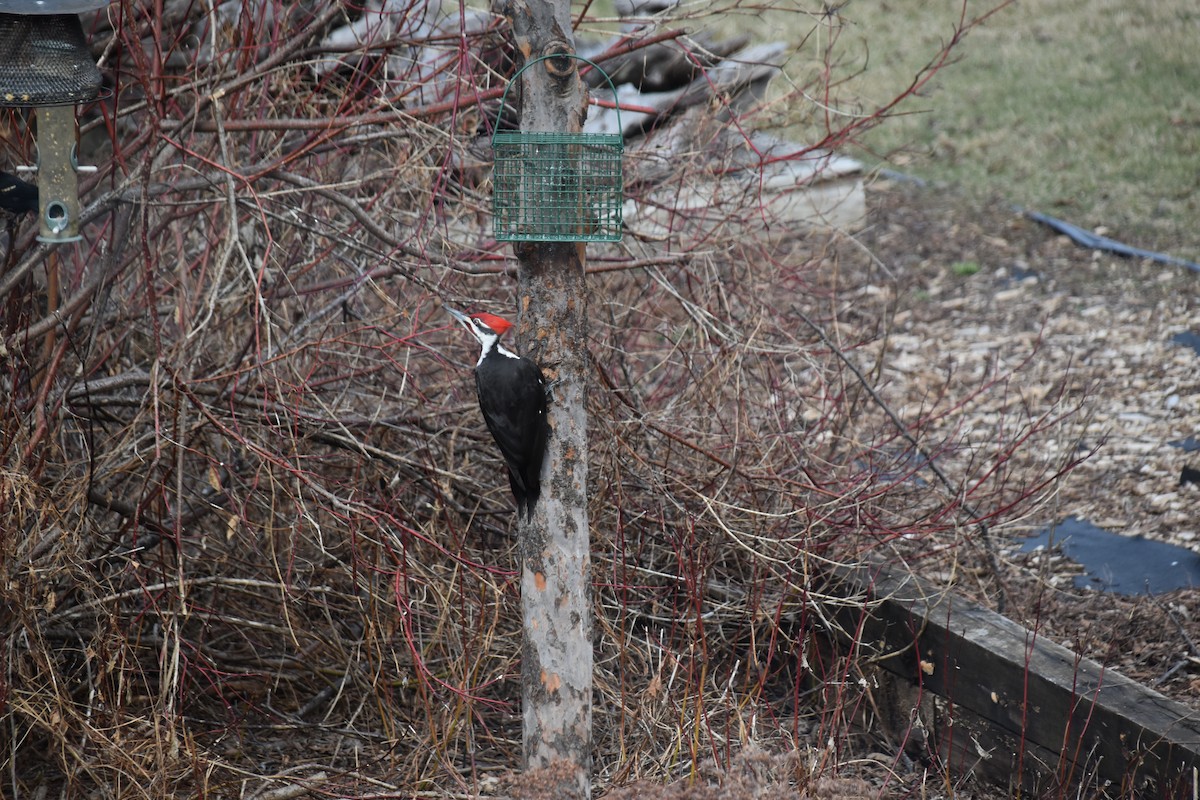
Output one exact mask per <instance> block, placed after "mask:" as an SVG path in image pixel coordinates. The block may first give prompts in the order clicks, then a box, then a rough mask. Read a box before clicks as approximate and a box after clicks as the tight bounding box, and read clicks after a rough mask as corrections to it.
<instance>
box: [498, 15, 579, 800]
mask: <svg viewBox="0 0 1200 800" xmlns="http://www.w3.org/2000/svg"><path fill="white" fill-rule="evenodd" d="M503 11H504V13H505V15H506V16H507V17H508V18H509V20H510V22H511V23H512V28H513V38H514V43H515V44H516V46H517V48H518V50H520V52H521V54H522V55H523V56H524V59H525V62H526V63H528V62H530V61H532V60H533V59H535V58H538V57H540V56H543V55H556V54H564V53H573V52H574V45H573V42H572V39H571V34H570V31H571V24H570V6H569V4H568V3H567V2H565V1H564V0H553V1H552V0H504V2H503ZM579 63H580V62H578V61H577V60H575V59H572V58H567V57H562V58H550V59H548V60H546V61H542V62H540V63H538V64H535V65H533V66H532V67H531V68H530V69H528V70H526V71H525V72H524V73H523V74H522V76H521V78H522V84H523V86H522V87H521V88H522V92H521V129H522V130H523V131H556V132H577V131H579V130H580V128H581V126H582V124H583V120H584V118H585V109H586V101H587V96H586V93H585V89H584V86H583V83H582V81H580V79H579V71H578V65H579ZM513 249H514V252H515V254H516V256H517V259H518V261H519V262H520V271H519V295H520V325H519V335H520V338H521V343H522V345H523V351H524V354H525V355H527V356H529V357H530V358H533V359H534V360H536V361H537V362H538V363H540V364H541V365H542V369H543V371H544V372H545V374H546V377H547V378H548V379H549V380H550V381H551V382H552V383H553V400H552V402H551V404H550V409H549V416H550V425H551V428H552V432H551V435H550V441H549V444H548V446H547V449H546V460H545V464H544V466H543V470H542V497H541V500H540V501H539V502H538V504H537V507H536V510H535V512H534V515H533V519H532V520H531V521H530V522H528V523H522V524H521V528H520V542H519V552H520V556H521V600H522V609H523V621H524V639H523V646H522V653H521V655H522V687H523V691H522V701H523V703H524V749H525V760H526V767H527V768H528V769H541V768H546V767H549V766H551V765H554V767H555V768H554V769H553V770H548V771H547V774H553V775H555V776H557V777H556V778H555V780H556V782H558V783H559V784H560V785H559V786H558V788H557V791H556V794H557V796H560V797H564V798H571V797H581V798H582V797H588V796H589V795H590V794H591V767H592V600H591V552H590V545H589V530H588V516H587V414H586V411H585V407H584V386H585V378H586V365H587V357H586V356H587V287H586V285H585V282H584V269H583V267H584V245H583V244H570V243H567V244H563V243H518V244H516V245H515V246H514V248H513ZM564 764H566V765H570V767H571V768H569V769H563V768H562V767H563V766H564Z"/></svg>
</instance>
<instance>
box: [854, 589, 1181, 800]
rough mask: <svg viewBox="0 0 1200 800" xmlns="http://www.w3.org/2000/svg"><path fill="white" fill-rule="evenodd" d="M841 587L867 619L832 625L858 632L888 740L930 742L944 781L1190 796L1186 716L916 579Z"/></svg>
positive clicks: (1038, 790) (1041, 791) (1047, 790)
mask: <svg viewBox="0 0 1200 800" xmlns="http://www.w3.org/2000/svg"><path fill="white" fill-rule="evenodd" d="M838 582H839V588H838V589H837V591H836V594H838V595H841V596H845V597H851V596H863V597H865V598H866V600H867V603H868V606H869V608H870V611H869V613H868V616H867V617H866V618H865V619H860V614H861V609H860V610H858V611H855V610H853V609H850V608H848V607H842V608H839V609H837V610H835V612H834V614H835V616H836V617H837V618H838V619H839V621H840V622H841V623H842V625H843V626H844V629H845V630H848V631H853V630H856V629H857V630H860V633H859V634H858V636H857V641H856V642H851V641H843V642H842V644H843V646H846V645H850V646H853V647H856V648H858V649H859V656H860V658H861V657H862V656H868V657H871V656H873V658H871V659H870V660H872V661H873V662H874V663H875V664H876V665H877V666H878V676H879V677H880V678H882V679H883V685H884V686H885V687H887V688H886V690H885V691H883V692H881V693H880V694H879V695H878V697H879V698H883V700H884V702H882V705H881V707H884V708H886V707H889V706H890V712H889V713H884V715H883V716H884V718H885V721H886V720H887V719H891V721H892V728H893V730H892V731H891V733H892V734H893V735H894V736H896V737H898V738H899V739H901V740H909V741H914V742H917V743H920V742H922V741H923V740H924V739H925V738H926V737H928V741H929V748H928V749H929V751H930V752H936V754H937V755H938V757H939V758H940V759H941V761H942V764H943V765H945V766H947V767H948V768H949V769H950V771H951V772H953V773H955V774H964V773H972V772H974V773H978V774H980V775H981V776H982V777H984V778H985V779H987V780H990V781H992V782H995V783H999V784H1001V785H1004V786H1007V787H1008V788H1009V789H1010V790H1016V789H1018V788H1019V789H1021V790H1024V791H1028V792H1031V793H1033V796H1038V797H1041V796H1055V797H1058V796H1068V795H1066V794H1065V793H1066V792H1071V794H1070V795H1069V796H1075V794H1074V792H1075V790H1076V789H1077V788H1078V790H1079V791H1083V792H1086V791H1088V790H1090V789H1094V788H1096V787H1105V786H1107V787H1109V790H1110V791H1112V792H1113V794H1114V795H1117V796H1121V797H1127V796H1131V795H1136V796H1139V797H1141V796H1161V797H1192V796H1193V794H1192V791H1193V787H1194V781H1195V774H1196V772H1195V771H1196V770H1197V769H1200V715H1197V714H1196V713H1195V712H1194V711H1193V710H1192V709H1190V708H1188V707H1186V706H1184V705H1182V704H1180V703H1177V702H1175V701H1173V700H1170V699H1168V698H1166V697H1164V696H1163V695H1161V694H1159V693H1158V692H1155V691H1153V690H1152V689H1149V688H1146V687H1144V686H1142V685H1140V684H1138V683H1137V682H1135V681H1133V680H1130V679H1129V678H1127V677H1125V676H1124V675H1121V674H1120V673H1118V672H1117V671H1115V670H1112V669H1108V668H1106V667H1104V666H1103V665H1101V664H1098V663H1096V662H1095V661H1092V660H1090V659H1087V658H1083V657H1082V656H1079V655H1077V654H1075V653H1073V652H1071V651H1070V650H1068V649H1066V648H1065V647H1062V646H1060V645H1058V644H1055V643H1053V642H1050V641H1047V640H1046V639H1044V638H1042V637H1040V636H1038V635H1037V634H1036V633H1035V632H1034V631H1030V630H1028V629H1027V628H1024V627H1023V626H1021V625H1018V624H1017V623H1016V622H1013V621H1012V620H1010V619H1008V618H1006V617H1004V616H1001V615H999V614H996V613H995V612H993V611H990V610H988V609H986V608H984V607H982V606H980V605H978V604H976V603H972V602H970V601H967V600H964V599H963V598H961V597H958V596H956V595H954V594H953V593H952V592H946V591H941V590H937V589H935V588H934V587H932V586H930V585H927V584H925V583H924V582H923V581H920V580H919V579H917V578H916V577H914V576H913V575H911V574H900V573H897V572H893V571H891V570H890V569H888V568H886V567H883V566H870V567H866V566H864V567H858V568H851V569H844V570H842V571H841V572H840V575H839V579H838ZM860 622H862V623H863V624H862V626H861V628H859V623H860ZM865 660H866V659H864V661H865ZM914 711H915V712H916V713H913V712H914ZM914 720H915V722H914ZM1117 787H1120V791H1119V792H1117V791H1116V789H1117Z"/></svg>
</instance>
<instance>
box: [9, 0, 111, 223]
mask: <svg viewBox="0 0 1200 800" xmlns="http://www.w3.org/2000/svg"><path fill="white" fill-rule="evenodd" d="M106 5H108V0H62V1H61V2H54V1H53V0H0V106H3V107H9V108H14V107H15V108H22V107H34V108H36V109H37V162H36V164H34V165H33V166H26V167H17V171H19V172H37V184H38V203H39V209H38V210H39V236H38V238H39V239H40V240H41V241H43V242H51V243H61V242H74V241H78V240H79V238H80V236H79V173H80V172H85V171H89V170H94V169H95V167H81V166H80V165H79V158H78V142H79V131H78V128H77V125H76V120H75V106H76V105H78V104H79V103H86V102H88V101H91V100H95V99H96V97H97V96H99V94H100V81H101V78H100V70H99V69H98V68H97V67H96V63H95V61H93V60H92V55H91V52H90V51H89V50H88V46H87V42H86V40H85V39H84V35H83V25H82V24H81V23H80V21H79V13H80V12H82V11H91V10H94V9H97V8H101V7H103V6H106Z"/></svg>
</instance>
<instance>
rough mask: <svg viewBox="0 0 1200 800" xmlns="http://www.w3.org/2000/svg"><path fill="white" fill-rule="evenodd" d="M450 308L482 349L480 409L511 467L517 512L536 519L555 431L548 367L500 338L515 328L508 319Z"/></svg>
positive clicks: (478, 384)
mask: <svg viewBox="0 0 1200 800" xmlns="http://www.w3.org/2000/svg"><path fill="white" fill-rule="evenodd" d="M446 310H447V311H449V312H450V314H451V315H453V316H454V318H455V319H457V320H458V321H459V322H461V323H462V325H463V327H464V328H466V329H467V330H469V331H470V332H471V335H473V336H474V337H475V338H476V339H477V340H478V341H479V345H480V347H481V348H482V349H481V351H480V353H479V362H478V363H476V364H475V388H476V390H477V391H478V393H479V409H480V410H481V411H482V412H483V421H484V422H486V423H487V426H488V430H490V431H491V432H492V438H494V439H495V440H496V444H497V445H498V446H499V447H500V452H501V454H502V455H503V456H504V461H505V463H506V464H507V465H508V485H509V486H510V487H511V488H512V493H513V497H514V498H516V501H517V513H518V514H520V513H522V512H524V514H525V518H526V519H530V518H532V517H533V506H534V505H535V504H536V503H537V500H538V495H539V494H541V490H542V485H541V474H542V457H543V456H544V455H545V453H546V437H547V436H548V434H549V432H550V425H549V422H548V421H547V419H546V380H545V378H544V377H543V376H542V370H541V368H540V367H539V366H538V365H537V364H536V363H534V362H533V361H531V360H530V359H528V358H522V357H521V356H518V355H517V354H516V353H513V352H510V351H509V350H508V349H506V348H505V347H504V345H502V344H500V337H501V336H503V335H504V334H505V332H507V331H508V329H509V328H511V327H512V323H511V322H509V321H508V320H506V319H503V318H502V317H497V316H496V315H495V314H487V313H484V312H477V313H474V314H463V313H462V312H460V311H455V310H454V309H452V308H446Z"/></svg>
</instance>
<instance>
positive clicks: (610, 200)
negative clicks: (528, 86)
mask: <svg viewBox="0 0 1200 800" xmlns="http://www.w3.org/2000/svg"><path fill="white" fill-rule="evenodd" d="M561 55H568V56H569V57H571V58H574V59H577V60H579V61H583V62H586V63H588V64H591V66H592V67H593V68H594V69H596V70H597V71H598V72H599V73H600V74H601V75H603V76H604V79H605V80H607V81H608V85H609V86H610V87H611V88H612V90H613V97H614V98H616V96H617V89H616V87H615V86H613V82H612V80H611V79H610V78H609V77H608V74H607V73H606V72H604V70H602V69H600V67H598V66H596V64H594V63H592V62H591V61H589V60H588V59H586V58H583V57H582V56H577V55H573V54H570V53H566V54H561ZM555 57H557V56H542V57H541V58H537V59H534V60H533V61H530V62H529V63H528V64H526V65H525V66H523V67H521V69H520V70H519V71H518V72H517V74H516V75H514V76H513V79H512V80H511V81H510V82H509V84H508V86H507V87H506V88H505V89H504V96H503V97H502V98H501V100H500V109H501V113H503V110H504V108H505V107H506V105H505V104H506V101H507V100H508V91H509V89H511V88H512V87H513V85H514V84H516V83H518V81H519V80H520V78H521V73H523V72H524V71H525V70H527V69H529V68H530V67H532V66H533V65H534V64H537V63H538V62H539V61H545V60H546V59H547V58H555ZM620 114H621V111H620V109H619V108H618V109H617V119H618V124H617V130H618V133H615V134H610V133H604V134H599V133H545V132H537V131H535V132H527V131H503V132H500V131H497V132H496V133H494V134H493V135H492V151H493V153H494V167H493V173H492V187H493V188H492V210H493V230H494V232H495V237H496V240H497V241H500V242H616V241H619V240H620V239H621V207H622V204H623V203H624V180H623V178H622V176H621V154H622V151H623V150H624V148H625V139H624V137H623V136H622V135H621V134H620V133H619V131H620V130H621V126H620Z"/></svg>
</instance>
